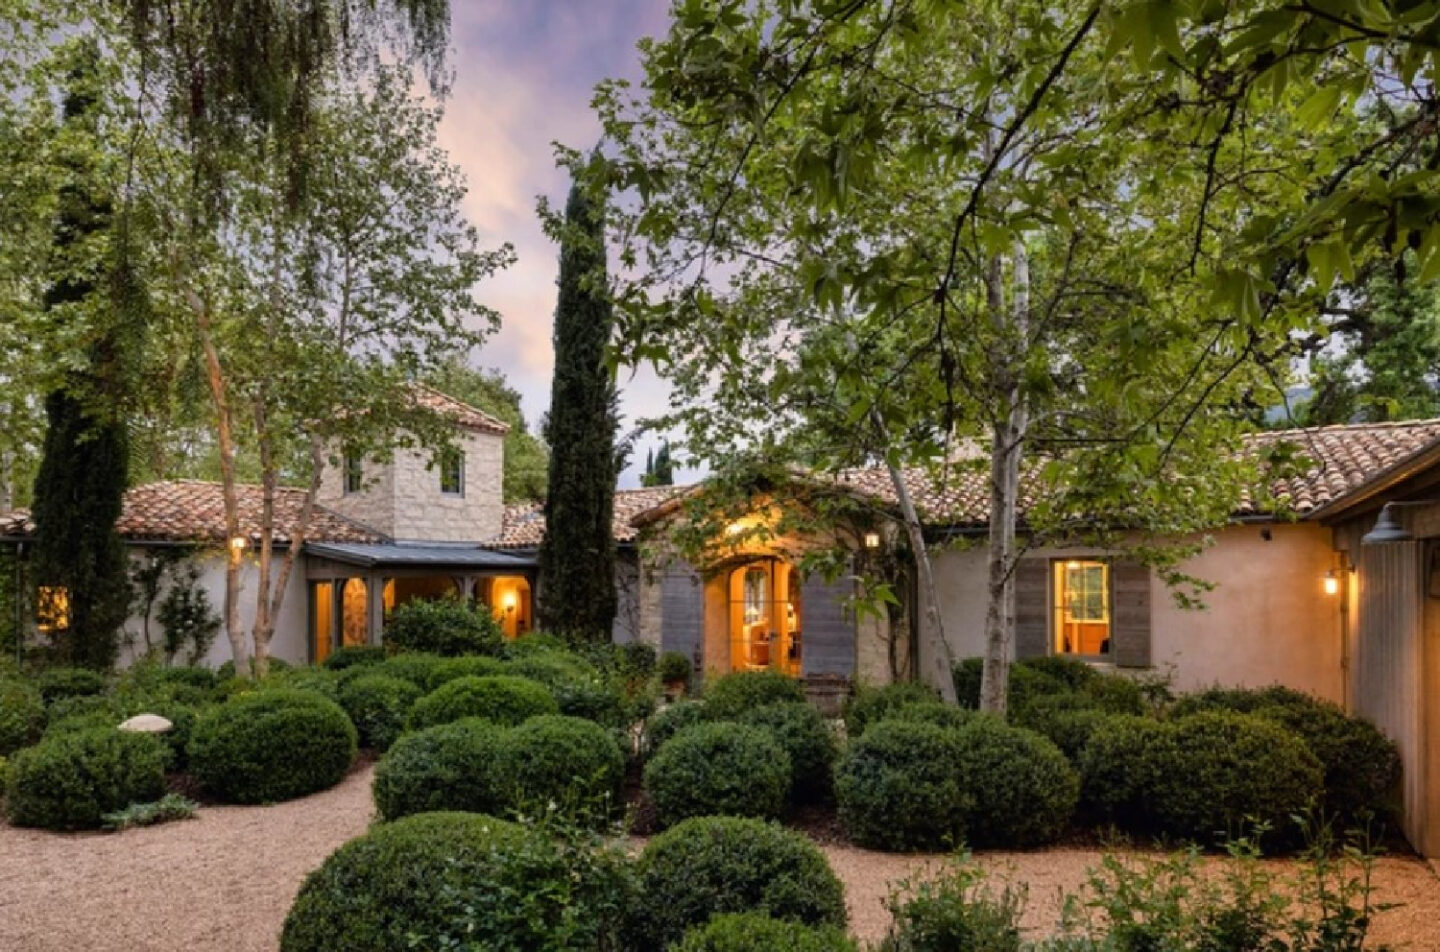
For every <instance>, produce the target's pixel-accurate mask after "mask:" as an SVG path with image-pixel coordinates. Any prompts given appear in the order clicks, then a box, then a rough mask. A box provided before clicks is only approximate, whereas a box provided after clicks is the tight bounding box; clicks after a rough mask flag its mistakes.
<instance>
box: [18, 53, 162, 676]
mask: <svg viewBox="0 0 1440 952" xmlns="http://www.w3.org/2000/svg"><path fill="white" fill-rule="evenodd" d="M93 55H94V53H93V51H82V52H81V53H80V57H81V58H80V60H79V61H78V65H77V66H76V67H75V69H74V71H73V72H72V74H71V77H70V82H71V86H70V89H69V90H68V92H67V95H66V98H65V105H64V116H65V123H66V126H67V127H68V128H69V129H72V130H75V131H77V132H78V133H79V134H78V135H77V136H76V138H75V141H74V142H73V143H72V146H71V151H70V152H69V153H68V154H67V155H66V156H65V158H64V163H65V166H66V169H65V171H66V175H67V178H68V181H67V182H66V183H65V184H64V185H63V186H62V188H61V191H60V195H59V212H58V217H57V220H56V224H55V249H54V251H55V255H54V257H55V260H56V261H57V262H58V264H59V268H60V271H59V274H60V276H59V277H58V278H57V279H56V280H55V281H54V283H53V284H52V285H51V286H50V288H49V290H48V291H47V292H46V294H45V299H44V304H45V308H46V310H47V311H48V312H50V313H51V314H53V315H54V318H55V320H57V321H71V320H76V319H78V318H79V315H80V314H82V313H84V309H83V305H84V303H85V302H86V301H87V300H88V299H90V298H91V297H92V296H94V295H97V294H99V295H106V299H107V302H109V303H110V304H112V305H113V306H110V307H107V308H105V312H106V314H107V315H108V319H104V320H102V321H101V322H100V324H101V326H99V327H98V328H96V333H95V336H94V339H93V340H92V341H91V342H90V344H89V347H88V354H87V357H88V362H87V364H86V365H85V366H83V367H81V368H80V369H78V370H75V371H72V372H70V373H69V374H68V375H67V377H66V378H65V380H64V381H63V382H62V383H61V385H60V386H59V387H57V388H56V389H55V390H53V391H52V392H51V393H50V394H49V395H48V396H47V397H46V398H45V415H46V424H47V426H46V431H45V443H44V450H43V456H42V459H41V462H40V468H39V472H38V473H37V475H36V478H35V493H34V499H35V502H34V518H35V526H36V544H35V550H34V556H33V579H34V582H35V584H36V585H37V586H38V594H39V596H40V606H41V609H42V613H43V614H44V615H46V616H48V617H47V620H48V621H49V622H51V623H52V624H53V625H54V628H53V629H52V630H53V634H54V639H55V647H56V648H57V650H58V653H59V654H60V657H61V659H62V660H64V661H66V662H68V663H70V664H78V665H84V666H86V667H92V668H108V667H110V666H112V665H113V664H114V663H115V658H116V654H117V652H118V632H119V629H120V626H121V625H122V624H123V623H124V621H125V616H126V615H127V613H128V608H129V601H130V588H129V579H128V575H127V571H126V568H127V566H126V557H125V547H124V544H123V543H122V542H121V540H120V536H119V533H118V532H116V529H115V522H116V520H117V519H118V518H119V516H120V508H121V504H122V502H123V500H124V495H125V488H126V479H127V472H128V470H127V456H128V443H127V440H126V430H125V421H124V418H123V410H122V407H123V406H124V403H125V389H126V388H125V379H126V362H127V350H128V349H129V348H130V347H131V346H132V345H133V342H132V341H130V340H127V337H129V336H130V335H132V334H133V328H132V327H129V326H127V321H126V317H127V316H130V315H133V314H135V313H136V312H137V300H138V297H139V295H138V291H137V289H136V287H135V285H134V283H133V281H131V280H128V279H127V278H126V272H124V271H123V269H121V270H117V272H116V273H115V274H111V275H108V276H103V277H102V276H100V275H97V273H96V268H95V266H92V265H89V264H88V263H87V262H86V261H85V259H86V256H87V250H86V249H87V245H91V244H93V243H95V242H96V241H97V238H98V237H99V236H101V235H103V233H105V232H106V231H107V230H109V229H111V226H112V215H111V206H110V201H109V199H108V197H107V196H106V194H105V192H104V187H103V185H100V184H99V182H98V176H97V175H96V171H95V169H94V167H93V158H92V154H91V153H89V152H88V151H87V149H86V146H85V141H86V138H87V137H86V135H85V132H86V131H87V130H88V129H89V128H90V127H91V126H93V123H94V120H95V117H94V113H95V111H96V105H97V104H96V101H95V98H94V95H93V93H92V92H91V91H90V90H89V89H88V87H89V86H90V85H91V80H92V79H93V63H87V61H86V59H85V58H86V57H93ZM99 267H100V268H101V269H103V268H104V267H105V265H104V264H102V265H100V266H99ZM101 281H105V282H107V283H108V285H109V286H97V284H98V283H99V282H101Z"/></svg>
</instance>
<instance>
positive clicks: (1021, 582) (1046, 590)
mask: <svg viewBox="0 0 1440 952" xmlns="http://www.w3.org/2000/svg"><path fill="white" fill-rule="evenodd" d="M1049 653H1050V560H1049V559H1021V560H1020V564H1019V565H1017V566H1015V658H1016V660H1023V659H1025V658H1043V657H1045V656H1046V655H1048V654H1049Z"/></svg>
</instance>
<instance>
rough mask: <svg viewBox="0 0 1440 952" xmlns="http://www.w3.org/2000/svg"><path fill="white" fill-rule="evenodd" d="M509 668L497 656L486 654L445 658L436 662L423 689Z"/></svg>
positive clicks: (493, 673)
mask: <svg viewBox="0 0 1440 952" xmlns="http://www.w3.org/2000/svg"><path fill="white" fill-rule="evenodd" d="M508 673H510V672H509V669H508V667H507V665H506V664H505V662H503V661H501V660H500V659H499V658H491V657H489V656H488V655H469V656H467V657H464V658H446V659H444V660H443V661H439V662H437V663H436V664H435V665H434V666H433V667H432V668H431V669H430V672H429V675H428V677H427V678H426V681H425V691H426V693H427V694H428V693H429V692H431V691H433V690H435V689H436V688H438V687H441V686H442V685H446V684H449V683H450V682H451V681H455V680H457V679H459V678H488V677H491V676H493V675H497V674H508Z"/></svg>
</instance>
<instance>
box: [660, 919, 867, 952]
mask: <svg viewBox="0 0 1440 952" xmlns="http://www.w3.org/2000/svg"><path fill="white" fill-rule="evenodd" d="M670 948H671V949H672V950H674V952H859V950H860V946H859V945H857V944H856V942H855V940H854V939H851V938H850V937H849V936H847V935H846V934H845V932H844V930H843V929H839V928H836V927H835V926H807V925H805V924H803V923H799V922H793V921H791V920H788V919H772V918H770V917H769V916H767V915H765V914H764V913H758V912H736V913H728V914H726V915H720V916H715V917H714V918H713V919H711V920H710V921H709V922H708V923H706V924H705V925H703V926H696V927H695V928H693V929H691V930H690V931H689V932H686V933H685V938H684V939H683V940H681V942H680V944H679V945H672V946H671V947H670Z"/></svg>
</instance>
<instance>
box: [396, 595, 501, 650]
mask: <svg viewBox="0 0 1440 952" xmlns="http://www.w3.org/2000/svg"><path fill="white" fill-rule="evenodd" d="M503 641H504V633H503V632H501V630H500V623H499V622H498V621H496V620H495V616H494V615H493V614H491V612H490V609H488V608H486V607H484V606H483V605H481V606H474V605H470V604H468V603H467V602H463V601H461V600H459V599H458V598H438V599H423V598H417V599H412V600H411V601H408V602H406V603H405V604H403V605H397V606H396V607H395V609H394V610H393V611H391V612H390V616H389V617H388V618H387V619H386V621H385V647H386V649H387V650H389V651H392V652H397V651H398V652H405V651H423V652H428V653H430V654H437V655H442V656H444V657H448V658H453V657H456V656H458V655H468V654H497V653H498V652H499V651H500V646H501V644H502V643H503Z"/></svg>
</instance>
